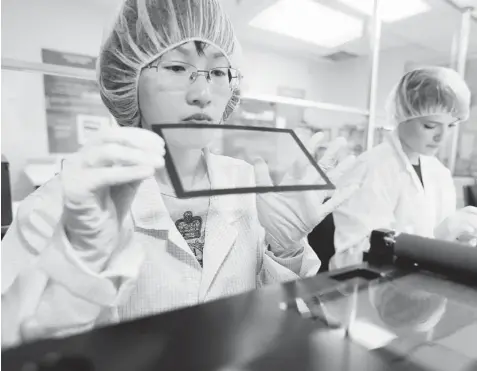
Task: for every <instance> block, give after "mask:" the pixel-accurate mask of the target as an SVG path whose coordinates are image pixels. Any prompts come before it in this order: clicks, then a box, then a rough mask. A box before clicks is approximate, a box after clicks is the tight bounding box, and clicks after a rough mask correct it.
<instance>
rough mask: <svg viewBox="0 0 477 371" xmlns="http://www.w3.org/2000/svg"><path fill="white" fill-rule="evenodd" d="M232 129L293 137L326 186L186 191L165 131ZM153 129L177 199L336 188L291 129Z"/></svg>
mask: <svg viewBox="0 0 477 371" xmlns="http://www.w3.org/2000/svg"><path fill="white" fill-rule="evenodd" d="M188 128H191V129H199V128H204V129H230V130H249V131H268V132H275V133H276V132H278V133H287V134H290V135H291V136H292V138H293V139H294V140H295V142H296V143H297V144H298V146H299V147H300V149H301V150H302V151H303V153H304V154H305V155H306V157H307V158H308V160H309V161H310V163H311V164H312V165H313V166H314V168H315V169H316V171H318V173H319V174H320V175H321V177H322V178H323V180H324V181H325V183H326V184H319V185H318V184H310V185H292V186H274V187H241V188H218V189H213V190H212V189H211V190H203V191H185V190H184V187H183V186H182V182H181V180H180V177H179V173H178V172H177V168H176V166H175V165H174V161H173V160H172V156H171V154H170V152H169V148H168V146H167V142H166V140H165V137H164V135H163V132H162V130H163V129H188ZM151 129H152V131H153V132H154V133H156V134H158V135H159V136H161V137H162V138H163V139H164V142H165V150H166V154H165V155H164V161H165V166H166V170H167V173H168V174H169V177H170V180H171V183H172V186H173V187H174V191H175V192H176V196H177V198H193V197H204V196H206V197H211V196H221V195H232V194H245V193H269V192H296V191H323V190H333V189H335V186H334V185H333V184H332V183H331V181H330V179H329V178H328V177H327V176H326V174H325V172H324V171H323V170H322V169H321V168H320V167H319V166H318V164H317V163H316V161H315V160H314V158H313V156H312V155H311V154H310V153H309V152H308V150H307V149H306V147H305V146H304V145H303V143H302V142H301V141H300V139H299V138H298V136H297V135H296V134H295V132H294V131H293V130H291V129H278V128H268V127H261V126H241V125H227V124H225V125H216V124H195V123H194V124H186V123H178V124H152V125H151Z"/></svg>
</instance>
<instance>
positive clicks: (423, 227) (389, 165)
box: [330, 132, 456, 269]
mask: <svg viewBox="0 0 477 371" xmlns="http://www.w3.org/2000/svg"><path fill="white" fill-rule="evenodd" d="M420 160H421V172H422V178H423V183H424V186H423V185H422V183H421V181H420V179H419V177H418V175H417V173H416V171H415V170H414V168H413V167H412V165H411V163H410V161H409V159H408V157H407V156H406V155H405V153H404V152H403V149H402V146H401V142H400V141H399V139H398V137H397V133H396V132H394V133H392V134H391V135H390V136H389V137H388V138H387V139H386V140H385V141H384V142H383V143H381V144H380V145H378V146H376V147H374V148H373V149H371V150H370V151H368V152H366V153H364V154H362V155H361V156H360V157H359V158H358V160H357V163H356V166H355V168H354V169H353V171H352V172H351V173H350V174H346V175H345V176H344V177H343V178H342V181H343V183H341V184H338V186H339V187H342V186H344V185H345V184H350V183H353V182H360V183H361V184H360V188H359V190H358V191H357V192H356V193H354V194H353V195H352V196H351V198H350V199H349V200H347V201H345V202H344V203H343V204H342V205H341V206H340V207H339V208H338V209H336V210H334V211H333V218H334V222H335V227H336V231H335V238H334V241H335V250H336V254H335V256H334V257H333V258H332V260H331V263H330V267H331V268H332V269H336V268H342V267H344V266H347V265H352V264H357V263H360V262H361V261H362V253H363V251H367V250H368V249H369V237H370V234H371V231H372V230H375V229H379V228H386V229H391V230H395V231H397V232H402V233H411V234H416V235H419V236H423V237H434V230H435V228H436V227H437V226H438V225H439V224H440V223H441V222H442V221H443V220H444V219H446V218H447V217H448V216H450V215H451V214H453V213H454V212H455V209H456V192H455V186H454V183H453V180H452V176H451V173H450V171H449V170H448V169H447V168H446V167H445V166H444V165H443V164H442V163H441V162H440V161H439V160H438V159H437V158H436V157H430V156H421V157H420ZM358 174H359V175H358Z"/></svg>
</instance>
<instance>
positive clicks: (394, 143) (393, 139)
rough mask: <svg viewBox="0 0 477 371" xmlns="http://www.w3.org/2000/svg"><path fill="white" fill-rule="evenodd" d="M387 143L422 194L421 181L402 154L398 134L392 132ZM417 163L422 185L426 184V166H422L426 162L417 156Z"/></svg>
mask: <svg viewBox="0 0 477 371" xmlns="http://www.w3.org/2000/svg"><path fill="white" fill-rule="evenodd" d="M388 140H389V142H390V143H391V146H392V148H393V149H394V151H395V152H396V154H397V155H398V159H399V161H400V163H401V165H402V166H403V167H404V168H405V169H406V171H407V172H408V173H409V175H410V176H411V179H412V181H413V183H414V186H415V187H416V188H417V189H418V190H419V191H420V192H424V187H423V185H422V183H421V180H420V179H419V177H418V176H417V174H416V171H415V170H414V168H413V167H412V164H411V161H410V160H409V158H408V157H407V155H406V153H405V152H404V150H403V148H402V144H401V140H400V139H399V135H398V132H397V130H394V131H393V132H392V133H391V135H390V136H389V139H388ZM419 161H420V163H421V173H422V176H423V179H424V184H425V183H426V181H425V178H426V177H425V169H426V166H425V165H422V164H423V162H426V160H425V159H424V156H419Z"/></svg>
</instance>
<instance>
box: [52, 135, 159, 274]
mask: <svg viewBox="0 0 477 371" xmlns="http://www.w3.org/2000/svg"><path fill="white" fill-rule="evenodd" d="M164 153H165V151H164V141H163V140H162V138H161V137H159V136H158V135H157V134H155V133H153V132H150V131H148V130H144V129H139V128H132V127H123V128H114V129H112V130H108V131H106V132H105V133H104V134H103V135H102V136H101V137H100V138H98V139H96V140H94V141H92V142H91V143H89V144H87V145H86V146H85V147H83V148H82V149H81V150H80V151H79V152H78V153H76V154H75V155H72V156H71V157H70V158H69V159H68V160H67V161H65V164H64V167H63V170H62V172H61V173H60V177H61V183H62V186H63V196H64V198H63V200H64V212H63V225H64V229H65V232H66V235H67V236H68V239H69V241H70V242H71V244H72V246H74V247H75V248H76V249H80V250H87V251H88V252H89V253H90V254H89V256H90V258H91V261H93V262H94V263H93V266H94V265H96V266H94V267H92V268H93V269H96V270H100V269H101V268H102V266H101V262H103V263H104V262H105V261H106V258H107V257H109V255H110V254H111V252H112V250H113V249H114V248H115V246H117V243H118V237H119V235H120V232H121V227H122V222H123V220H124V217H125V215H126V214H127V212H128V210H129V207H130V205H131V202H132V200H133V198H134V195H135V192H136V190H137V187H138V185H139V184H140V182H141V181H142V180H144V179H146V178H148V177H150V176H152V175H153V174H154V173H155V171H156V169H159V168H161V167H163V166H164V158H163V156H164ZM98 264H99V266H98Z"/></svg>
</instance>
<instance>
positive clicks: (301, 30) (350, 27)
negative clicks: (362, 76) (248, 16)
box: [250, 0, 401, 48]
mask: <svg viewBox="0 0 477 371" xmlns="http://www.w3.org/2000/svg"><path fill="white" fill-rule="evenodd" d="M400 1H401V0H400ZM250 26H252V27H256V28H259V29H262V30H266V31H270V32H275V33H278V34H281V35H285V36H288V37H292V38H295V39H299V40H302V41H305V42H309V43H313V44H315V45H318V46H320V47H324V48H335V47H337V46H339V45H342V44H345V43H347V42H349V41H351V40H354V39H357V38H360V37H361V36H362V35H363V31H364V22H363V20H361V19H358V18H355V17H353V16H350V15H347V14H345V13H342V12H340V11H337V10H334V9H331V8H329V7H327V6H325V5H322V4H320V3H317V2H315V1H313V0H279V1H277V2H276V3H274V4H273V5H272V6H270V7H268V8H266V9H264V10H263V11H262V12H260V13H259V14H258V15H257V16H256V17H255V18H253V19H252V21H251V22H250Z"/></svg>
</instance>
